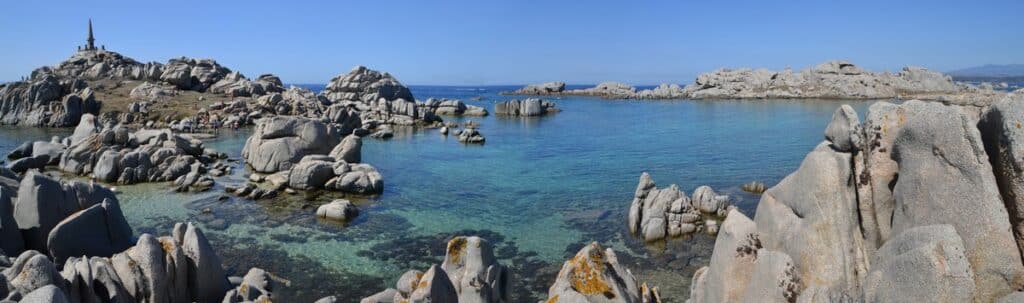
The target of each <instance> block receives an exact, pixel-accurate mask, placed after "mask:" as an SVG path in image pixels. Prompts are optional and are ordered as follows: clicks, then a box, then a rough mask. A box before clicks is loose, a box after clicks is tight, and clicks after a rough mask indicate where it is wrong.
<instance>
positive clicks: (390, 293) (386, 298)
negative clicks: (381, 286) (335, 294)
mask: <svg viewBox="0 0 1024 303" xmlns="http://www.w3.org/2000/svg"><path fill="white" fill-rule="evenodd" d="M397 294H398V290H395V289H394V288H388V289H385V290H382V291H381V292H378V293H375V294H373V295H371V296H369V297H366V298H363V299H362V300H359V303H392V302H394V301H395V295H397ZM321 300H322V299H321ZM317 302H319V301H317Z"/></svg>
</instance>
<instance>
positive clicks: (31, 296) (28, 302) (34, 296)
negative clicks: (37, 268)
mask: <svg viewBox="0 0 1024 303" xmlns="http://www.w3.org/2000/svg"><path fill="white" fill-rule="evenodd" d="M19 302H21V303H68V298H67V296H65V295H64V292H63V291H61V290H60V288H58V287H56V286H53V285H46V286H43V287H40V288H39V289H36V290H34V291H32V292H30V293H28V294H27V295H25V297H24V298H21V301H19Z"/></svg>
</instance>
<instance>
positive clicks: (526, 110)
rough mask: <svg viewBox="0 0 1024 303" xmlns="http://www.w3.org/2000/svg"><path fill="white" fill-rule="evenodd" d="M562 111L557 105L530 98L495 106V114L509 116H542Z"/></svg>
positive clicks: (500, 103)
mask: <svg viewBox="0 0 1024 303" xmlns="http://www.w3.org/2000/svg"><path fill="white" fill-rule="evenodd" d="M558 111H560V110H559V109H557V108H555V104H554V103H552V102H548V101H546V100H541V99H536V98H530V99H526V100H509V101H504V102H498V103H495V104H494V113H495V114H498V115H508V116H540V115H544V114H548V113H554V112H558Z"/></svg>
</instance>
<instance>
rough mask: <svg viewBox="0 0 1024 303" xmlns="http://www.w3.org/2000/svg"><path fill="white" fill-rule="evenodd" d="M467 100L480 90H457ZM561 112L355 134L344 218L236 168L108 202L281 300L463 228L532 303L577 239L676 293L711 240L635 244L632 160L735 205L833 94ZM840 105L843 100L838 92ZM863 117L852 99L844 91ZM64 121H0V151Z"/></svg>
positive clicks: (398, 267)
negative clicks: (194, 190)
mask: <svg viewBox="0 0 1024 303" xmlns="http://www.w3.org/2000/svg"><path fill="white" fill-rule="evenodd" d="M412 89H413V93H414V94H415V95H416V96H417V97H418V98H420V99H423V100H425V99H426V98H428V97H449V98H460V99H462V100H463V101H464V102H467V103H469V104H474V105H478V106H483V107H486V108H487V109H488V110H490V111H493V104H494V103H495V102H496V101H500V100H507V99H510V98H511V97H507V96H499V95H497V92H498V91H501V90H510V89H514V87H486V88H473V87H413V88H412ZM476 96H480V97H483V100H481V101H471V100H470V98H472V97H476ZM551 100H552V101H554V102H556V103H557V104H558V107H559V108H561V109H562V110H563V111H562V112H561V113H557V114H554V115H549V116H545V117H536V118H506V117H497V116H494V115H491V116H488V117H483V118H478V117H473V118H451V117H446V118H445V119H446V120H447V119H454V120H458V121H465V120H475V121H478V122H480V124H481V126H480V131H481V133H483V134H484V135H485V136H486V137H487V143H486V144H485V145H482V146H475V145H469V146H467V145H463V144H460V143H458V142H457V140H455V137H453V136H452V137H445V136H442V135H440V134H439V133H438V131H437V130H414V129H398V130H397V131H396V136H395V138H393V139H390V140H387V141H380V140H375V139H370V138H366V139H364V145H363V161H364V162H366V163H370V164H372V165H374V166H376V167H377V168H378V169H379V170H380V171H381V173H382V174H383V175H384V183H385V191H384V194H383V195H381V196H379V197H370V198H358V197H349V198H350V199H353V200H354V201H356V203H357V204H358V205H360V207H361V214H360V216H359V217H358V219H357V220H355V221H354V222H350V223H348V224H347V226H345V225H340V224H335V223H329V222H322V221H319V220H317V219H315V218H314V209H315V206H316V205H319V204H322V203H326V202H329V201H330V200H331V199H332V198H334V197H336V195H333V194H327V193H307V194H301V195H297V196H283V197H280V198H277V199H274V200H272V201H259V202H252V201H245V200H240V199H235V198H232V197H227V196H226V195H225V194H223V190H222V186H224V185H232V184H241V183H242V182H244V180H245V177H246V175H247V173H246V172H245V171H244V168H243V167H242V166H241V164H238V169H236V171H235V173H234V174H232V175H231V176H228V177H225V178H221V179H218V183H219V185H218V188H216V189H215V190H212V191H209V192H206V193H199V194H179V193H173V192H170V191H169V189H168V188H169V187H168V186H167V185H166V184H145V185H137V186H122V187H120V190H121V191H122V194H121V195H120V199H121V200H122V207H123V208H124V212H125V215H126V216H127V217H128V219H129V223H131V224H132V226H133V227H134V228H135V230H136V233H141V232H150V233H156V234H166V233H168V232H169V231H170V226H171V225H172V224H173V222H175V221H186V220H188V221H194V222H199V223H200V224H202V225H203V226H204V227H205V229H206V231H207V234H208V235H209V236H210V237H211V238H212V239H213V241H214V246H215V247H216V249H217V250H218V252H219V253H220V254H221V255H222V256H223V258H224V260H223V261H224V263H225V265H226V266H228V268H229V270H230V271H231V272H232V273H234V274H243V273H244V271H245V270H246V269H247V268H248V267H251V266H259V267H262V268H265V269H268V270H270V271H271V272H275V273H277V274H278V275H280V276H282V277H285V278H287V279H290V280H292V281H293V284H292V286H291V287H287V288H284V289H282V290H279V291H278V292H276V293H275V294H276V295H277V296H278V297H279V298H281V299H283V301H288V302H292V301H312V300H314V299H316V298H319V297H322V296H326V295H338V296H339V298H342V299H343V301H347V302H355V301H358V300H359V298H361V297H363V296H366V295H369V294H372V293H374V292H376V291H379V290H381V289H384V288H386V287H393V284H394V282H395V280H396V279H397V278H398V276H399V275H400V274H401V273H402V272H404V271H405V270H407V269H410V268H416V269H421V270H423V269H426V267H428V266H429V264H431V263H437V262H440V261H441V259H442V258H443V256H444V245H445V241H446V239H447V238H449V237H450V236H452V235H456V234H477V235H481V236H483V237H485V238H487V239H489V240H490V241H492V242H494V243H495V245H496V247H497V249H496V252H497V254H498V257H499V259H500V260H501V262H502V263H503V264H505V265H507V266H510V267H512V270H513V272H514V275H515V278H513V280H514V281H516V282H515V284H514V287H515V289H517V290H518V289H522V290H529V291H523V292H522V293H517V294H516V295H514V299H515V301H517V302H536V301H537V300H538V299H540V298H539V296H541V295H543V294H544V293H546V292H547V287H548V286H549V285H550V283H551V281H552V280H553V279H554V277H555V274H556V273H557V271H558V269H559V268H560V267H561V263H562V262H563V261H564V260H565V259H567V258H568V257H569V256H571V255H572V254H574V253H575V252H576V251H577V250H578V249H579V248H580V247H581V246H582V245H584V244H586V243H589V242H590V241H600V242H601V243H603V244H605V245H608V246H611V247H614V248H615V249H616V251H617V252H618V254H619V259H620V261H622V262H623V263H624V264H626V266H627V267H629V268H631V269H632V271H633V272H634V274H636V275H638V276H640V278H641V279H642V280H647V281H650V282H652V283H651V284H654V285H657V286H658V287H659V288H660V289H661V291H662V294H663V297H667V298H672V300H671V301H674V302H681V301H683V300H684V299H685V297H683V296H684V295H685V294H686V293H687V292H688V289H689V282H690V276H691V275H692V273H693V271H694V270H696V269H697V268H699V267H700V266H703V265H707V263H708V256H709V255H710V253H711V249H712V247H713V243H712V241H713V239H711V238H710V237H706V236H697V237H695V238H693V239H690V240H673V241H669V243H667V244H665V243H661V244H654V245H645V244H644V243H642V241H639V240H637V239H635V238H633V237H632V236H630V235H629V234H628V232H627V231H626V229H625V227H626V226H625V213H626V209H627V208H628V205H629V203H630V200H631V199H632V196H633V191H634V189H635V187H636V183H637V180H638V177H639V175H640V173H641V172H644V171H647V172H650V173H651V175H652V176H653V177H654V180H655V182H656V183H657V184H658V185H659V187H661V186H668V185H669V184H672V183H676V184H679V186H680V187H681V188H682V189H683V190H685V191H687V192H689V191H691V190H692V189H693V188H695V187H697V186H699V185H704V184H707V185H711V186H712V187H714V188H715V189H716V190H718V191H720V192H726V193H729V194H731V195H733V197H734V200H735V201H736V203H737V204H738V205H739V206H740V208H741V209H743V210H744V212H746V213H747V214H749V215H753V209H754V207H755V205H756V201H757V197H756V196H751V195H747V194H743V193H742V192H741V191H740V190H739V189H738V187H739V185H741V184H743V183H746V182H749V181H752V180H759V181H762V182H765V183H767V184H768V185H769V186H770V185H773V184H774V183H775V182H778V181H779V180H781V179H782V178H783V177H784V176H785V175H786V174H788V173H789V172H791V171H793V170H794V169H796V167H797V166H798V165H799V163H800V161H801V160H802V158H803V156H804V155H805V154H806V153H807V152H808V151H810V150H811V149H812V148H813V147H814V146H815V145H816V144H817V143H819V142H820V141H821V140H822V138H823V135H822V133H823V130H824V128H825V126H826V124H827V123H828V121H829V119H830V118H831V115H832V112H833V111H834V110H835V108H836V107H838V106H839V105H840V104H842V102H837V101H814V100H805V101H626V100H603V99H596V98H552V99H551ZM847 103H850V102H847ZM850 104H851V105H854V107H855V108H856V109H857V110H858V112H859V113H861V116H863V115H864V113H865V108H866V106H867V104H868V103H867V102H853V103H850ZM67 132H68V131H67V130H39V129H24V128H10V127H8V128H0V148H3V149H4V150H9V149H10V148H13V147H15V146H17V145H18V144H20V142H21V141H23V140H27V139H45V138H49V137H50V136H52V135H54V134H58V135H66V134H67ZM247 136H248V132H247V131H245V130H243V131H239V132H225V133H222V134H221V137H220V138H218V139H216V140H214V141H210V142H207V146H209V147H213V148H215V149H217V150H219V151H223V152H228V153H229V154H231V155H233V157H234V158H238V156H239V154H240V151H241V148H242V145H243V144H244V141H245V138H246V137H247Z"/></svg>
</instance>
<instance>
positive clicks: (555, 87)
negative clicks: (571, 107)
mask: <svg viewBox="0 0 1024 303" xmlns="http://www.w3.org/2000/svg"><path fill="white" fill-rule="evenodd" d="M562 91H565V82H560V81H555V82H547V83H541V84H530V85H527V86H525V87H523V88H520V89H517V90H514V91H511V92H503V94H507V95H527V96H529V95H538V96H546V95H557V94H559V93H561V92H562Z"/></svg>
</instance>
